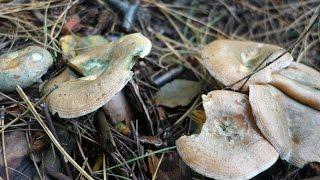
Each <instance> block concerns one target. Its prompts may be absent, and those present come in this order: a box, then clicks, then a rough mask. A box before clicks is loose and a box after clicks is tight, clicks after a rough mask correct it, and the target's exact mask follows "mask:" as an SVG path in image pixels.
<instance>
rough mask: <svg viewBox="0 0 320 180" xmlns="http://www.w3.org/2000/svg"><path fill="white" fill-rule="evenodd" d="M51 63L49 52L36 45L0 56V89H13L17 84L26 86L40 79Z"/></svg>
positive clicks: (8, 90)
mask: <svg viewBox="0 0 320 180" xmlns="http://www.w3.org/2000/svg"><path fill="white" fill-rule="evenodd" d="M52 63H53V58H52V56H51V54H50V53H49V52H48V51H47V50H45V49H43V48H41V47H38V46H29V47H26V48H24V49H21V50H19V51H14V52H9V53H7V54H3V55H1V56H0V84H1V86H0V91H5V92H10V91H15V88H16V86H17V85H20V86H21V87H22V88H26V87H28V86H30V85H32V84H34V83H35V82H39V81H40V80H41V76H42V75H43V74H45V73H46V72H47V70H48V69H49V67H50V66H51V65H52Z"/></svg>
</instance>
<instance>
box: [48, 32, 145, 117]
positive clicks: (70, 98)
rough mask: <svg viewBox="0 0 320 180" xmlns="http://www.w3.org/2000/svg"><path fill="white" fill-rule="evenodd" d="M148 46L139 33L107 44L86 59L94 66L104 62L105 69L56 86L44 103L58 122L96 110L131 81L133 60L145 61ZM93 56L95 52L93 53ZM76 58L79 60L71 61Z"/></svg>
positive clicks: (85, 55)
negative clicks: (105, 63)
mask: <svg viewBox="0 0 320 180" xmlns="http://www.w3.org/2000/svg"><path fill="white" fill-rule="evenodd" d="M150 50H151V42H150V40H149V39H148V38H146V37H144V36H143V35H141V34H140V33H135V34H130V35H126V36H123V37H122V38H120V39H118V40H117V41H114V42H111V43H108V45H106V46H104V48H103V49H101V50H100V53H98V54H91V55H90V56H89V55H87V54H88V53H90V52H91V51H90V52H87V53H85V54H84V55H82V54H81V55H79V56H84V57H90V58H91V59H94V60H96V61H97V62H103V61H108V62H109V64H108V66H107V67H106V68H105V69H104V70H103V71H102V72H101V73H100V74H98V75H96V74H93V75H92V76H88V77H82V78H78V79H75V80H70V81H67V82H64V83H61V84H59V85H58V87H57V89H55V90H54V91H53V92H52V93H51V94H49V96H48V97H47V99H46V101H47V103H48V106H49V109H50V111H51V112H52V113H53V114H54V113H58V115H59V116H60V117H61V118H75V117H79V116H82V115H85V114H88V113H90V112H93V111H95V110H97V109H98V108H99V107H101V106H103V105H104V104H106V103H107V102H108V101H109V100H110V99H111V98H112V97H113V96H114V95H115V94H116V93H117V92H119V91H120V90H121V89H122V88H123V87H124V86H125V85H126V83H127V82H128V81H129V80H130V78H131V77H132V72H131V68H132V67H133V65H134V63H135V60H134V59H135V57H141V58H143V57H145V56H146V55H148V53H149V52H150ZM94 52H96V51H94ZM75 58H79V57H75Z"/></svg>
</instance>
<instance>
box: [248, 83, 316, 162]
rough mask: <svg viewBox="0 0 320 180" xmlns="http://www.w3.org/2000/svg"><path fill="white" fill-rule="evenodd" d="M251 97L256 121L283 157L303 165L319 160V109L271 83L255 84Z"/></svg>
mask: <svg viewBox="0 0 320 180" xmlns="http://www.w3.org/2000/svg"><path fill="white" fill-rule="evenodd" d="M249 98H250V104H251V106H252V110H253V114H254V117H255V119H256V121H257V125H258V127H259V129H260V130H261V132H262V133H263V135H264V136H265V137H266V138H267V139H268V140H269V141H270V142H271V144H273V146H274V147H275V148H276V150H277V151H278V152H279V154H280V156H281V158H282V159H285V160H287V161H288V162H290V163H292V164H293V165H295V166H298V167H302V166H303V165H304V164H306V163H308V162H313V161H317V162H320V143H319V139H320V131H319V129H320V112H319V111H317V110H315V109H312V108H310V107H308V106H306V105H303V104H300V103H298V102H297V101H295V100H293V99H291V98H289V97H288V96H286V95H285V94H283V93H282V92H281V91H280V90H278V89H276V88H275V87H273V86H271V85H252V86H250V87H249Z"/></svg>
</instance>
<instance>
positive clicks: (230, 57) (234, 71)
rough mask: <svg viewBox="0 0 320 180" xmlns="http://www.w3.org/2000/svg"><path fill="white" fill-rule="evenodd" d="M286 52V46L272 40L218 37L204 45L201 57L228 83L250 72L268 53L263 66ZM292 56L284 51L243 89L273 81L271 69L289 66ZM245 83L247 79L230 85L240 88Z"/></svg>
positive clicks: (218, 78)
mask: <svg viewBox="0 0 320 180" xmlns="http://www.w3.org/2000/svg"><path fill="white" fill-rule="evenodd" d="M283 52H284V49H282V48H281V47H278V46H274V45H270V44H263V43H257V42H250V41H234V40H215V41H213V42H212V43H210V44H208V45H207V46H205V47H204V49H203V50H202V52H201V57H202V58H201V59H202V64H203V65H204V66H205V67H206V69H207V70H208V71H209V72H210V74H211V75H212V76H213V77H215V78H216V79H217V80H218V81H220V82H221V83H223V84H224V85H225V86H229V85H232V84H233V83H235V82H237V81H238V80H240V79H242V78H244V77H245V76H247V75H249V74H251V73H252V72H253V71H254V69H255V68H256V67H257V66H258V65H259V64H260V63H261V62H262V61H263V60H264V59H265V58H267V57H268V58H267V60H266V61H265V62H264V64H263V65H262V66H261V67H263V66H265V65H266V64H268V63H269V62H271V61H272V60H274V59H275V58H277V57H278V56H279V55H280V54H281V53H283ZM269 55H270V56H269ZM292 59H293V58H292V56H291V55H290V54H289V53H286V54H284V55H283V56H282V57H280V58H279V59H278V60H277V61H275V62H274V63H272V64H269V65H268V67H266V68H264V69H263V70H261V71H260V72H258V73H256V74H254V75H253V76H252V77H251V78H250V80H249V81H248V82H247V83H246V84H245V86H244V87H243V89H242V90H243V91H246V90H248V85H249V84H257V83H268V82H270V81H271V72H274V71H278V70H280V69H282V68H285V67H287V66H289V64H290V62H291V61H292ZM243 83H244V80H243V81H241V82H239V83H237V84H235V85H234V86H232V87H231V88H232V89H236V90H238V89H239V88H240V87H241V86H242V84H243Z"/></svg>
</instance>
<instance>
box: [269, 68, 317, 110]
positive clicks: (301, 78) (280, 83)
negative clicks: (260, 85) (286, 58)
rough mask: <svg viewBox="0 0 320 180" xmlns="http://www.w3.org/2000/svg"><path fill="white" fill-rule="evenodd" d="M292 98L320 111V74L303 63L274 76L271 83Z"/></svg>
mask: <svg viewBox="0 0 320 180" xmlns="http://www.w3.org/2000/svg"><path fill="white" fill-rule="evenodd" d="M270 84H272V85H273V86H275V87H276V88H278V89H280V90H281V91H282V92H284V93H285V94H286V95H288V96H290V97H291V98H293V99H295V100H297V101H298V102H301V103H303V104H306V105H308V106H310V107H312V108H315V109H318V110H320V72H318V71H316V70H315V69H313V68H311V67H309V66H306V65H304V64H301V63H295V62H292V63H291V64H290V66H288V67H287V68H284V69H282V70H280V71H279V72H278V73H275V74H273V75H272V81H271V83H270Z"/></svg>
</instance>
